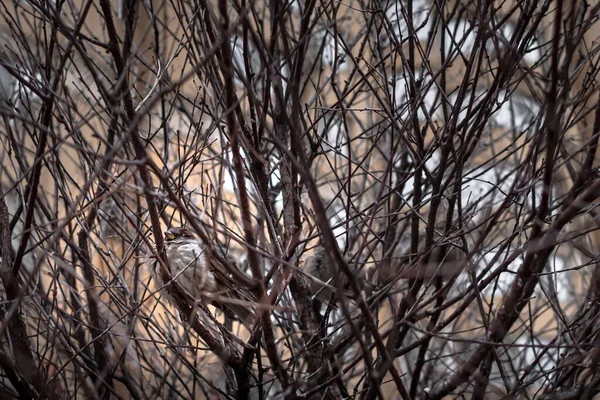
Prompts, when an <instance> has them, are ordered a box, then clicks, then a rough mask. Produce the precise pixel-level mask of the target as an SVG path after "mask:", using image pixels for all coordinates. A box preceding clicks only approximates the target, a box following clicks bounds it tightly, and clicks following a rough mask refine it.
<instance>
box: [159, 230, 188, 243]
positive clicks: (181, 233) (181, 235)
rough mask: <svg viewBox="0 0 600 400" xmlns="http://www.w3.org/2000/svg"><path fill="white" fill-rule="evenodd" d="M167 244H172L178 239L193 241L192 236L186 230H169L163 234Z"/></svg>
mask: <svg viewBox="0 0 600 400" xmlns="http://www.w3.org/2000/svg"><path fill="white" fill-rule="evenodd" d="M165 238H166V239H167V242H172V241H175V240H179V239H195V237H194V234H193V233H192V232H191V231H190V230H189V229H187V228H184V227H177V228H171V229H169V230H168V231H166V232H165Z"/></svg>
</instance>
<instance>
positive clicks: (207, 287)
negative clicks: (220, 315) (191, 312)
mask: <svg viewBox="0 0 600 400" xmlns="http://www.w3.org/2000/svg"><path fill="white" fill-rule="evenodd" d="M165 239H166V240H165V247H166V252H167V260H168V267H169V269H170V272H171V276H172V278H173V281H174V282H176V283H177V285H178V286H179V287H180V288H181V289H183V290H184V291H185V292H187V294H188V295H189V296H190V297H191V298H193V299H194V300H203V299H206V298H207V297H210V298H212V299H213V305H215V306H216V307H218V308H220V309H222V310H224V312H226V313H229V315H232V314H233V315H235V316H237V317H238V318H239V319H240V320H241V321H242V322H243V323H244V324H246V325H251V324H252V323H254V321H255V320H256V315H255V314H254V311H253V307H252V304H256V296H254V294H253V293H252V292H251V291H250V290H248V288H246V287H243V286H241V285H240V284H238V283H237V282H236V281H235V280H234V278H233V277H232V276H231V274H230V273H229V272H228V271H227V268H225V266H223V265H221V263H219V262H218V261H217V260H216V259H213V258H212V257H210V253H209V251H208V250H207V248H206V247H205V246H204V243H202V242H201V241H200V240H198V239H197V238H196V237H195V236H194V234H193V233H192V232H191V231H190V230H188V229H187V228H185V227H176V228H171V229H169V230H168V231H167V232H165ZM228 261H230V262H231V263H232V264H233V265H234V266H236V264H237V263H236V262H235V261H233V260H231V259H228ZM151 270H152V273H153V275H154V278H155V279H156V280H157V283H158V284H159V285H160V286H164V282H163V280H162V277H161V274H160V265H159V263H158V262H156V260H154V263H153V265H152V268H151ZM233 315H232V316H233Z"/></svg>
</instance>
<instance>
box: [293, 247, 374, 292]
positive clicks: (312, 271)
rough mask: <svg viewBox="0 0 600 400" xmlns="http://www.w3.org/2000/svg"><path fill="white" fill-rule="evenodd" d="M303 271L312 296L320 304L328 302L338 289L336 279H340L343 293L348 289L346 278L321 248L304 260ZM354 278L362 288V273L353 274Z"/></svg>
mask: <svg viewBox="0 0 600 400" xmlns="http://www.w3.org/2000/svg"><path fill="white" fill-rule="evenodd" d="M303 271H304V274H305V275H309V277H308V279H307V281H308V287H309V289H310V291H311V293H312V295H313V296H316V298H317V299H318V300H320V301H322V302H329V299H330V298H331V294H332V293H334V292H335V290H334V289H336V288H337V287H338V286H337V282H336V279H341V282H340V287H341V288H342V289H344V290H345V291H348V289H349V287H348V286H349V281H348V277H347V276H346V274H344V273H343V272H342V271H339V269H338V267H337V266H336V265H335V264H334V263H333V261H331V259H330V258H329V256H328V254H327V250H326V249H325V247H323V246H317V247H316V248H315V250H314V252H313V254H312V255H311V256H310V257H308V258H307V259H306V263H305V264H304V268H303ZM355 277H356V279H357V280H358V284H359V286H360V287H364V285H365V276H364V271H360V272H357V273H355ZM349 295H350V294H349ZM338 298H339V297H338Z"/></svg>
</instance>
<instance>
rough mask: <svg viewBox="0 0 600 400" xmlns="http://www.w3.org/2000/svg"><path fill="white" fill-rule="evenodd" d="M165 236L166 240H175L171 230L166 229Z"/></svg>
mask: <svg viewBox="0 0 600 400" xmlns="http://www.w3.org/2000/svg"><path fill="white" fill-rule="evenodd" d="M165 238H166V239H167V240H175V235H173V232H171V231H166V232H165Z"/></svg>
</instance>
